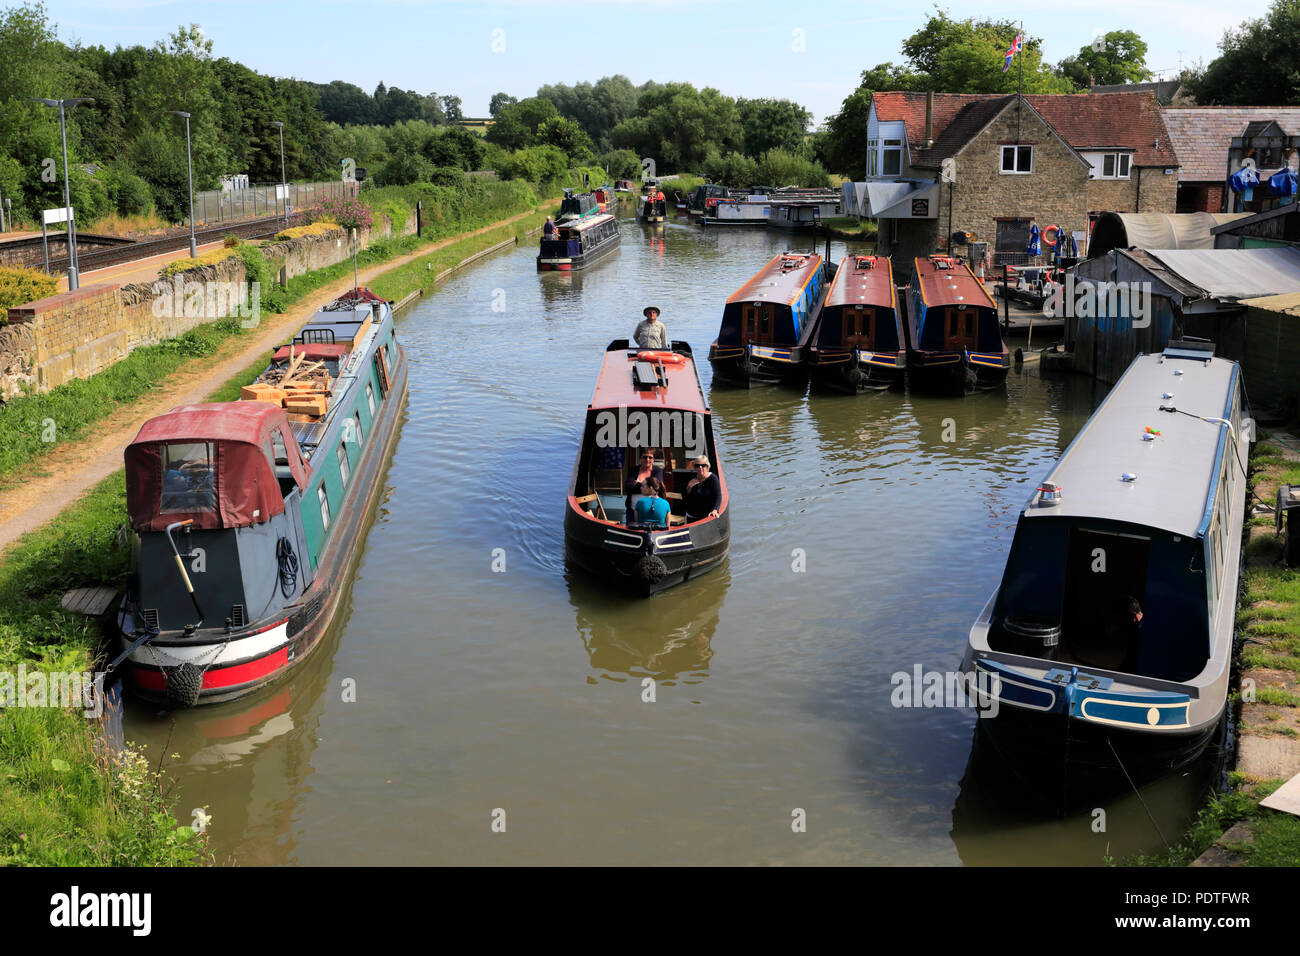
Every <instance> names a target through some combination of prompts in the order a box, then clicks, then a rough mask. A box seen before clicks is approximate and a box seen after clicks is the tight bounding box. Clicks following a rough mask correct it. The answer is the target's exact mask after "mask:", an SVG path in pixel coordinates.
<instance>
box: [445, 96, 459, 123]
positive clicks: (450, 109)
mask: <svg viewBox="0 0 1300 956" xmlns="http://www.w3.org/2000/svg"><path fill="white" fill-rule="evenodd" d="M442 112H443V115H445V116H446V117H447V122H448V123H459V122H460V121H461V120H462V119H464V118H465V114H464V113H462V112H461V111H460V97H459V96H444V97H443V98H442Z"/></svg>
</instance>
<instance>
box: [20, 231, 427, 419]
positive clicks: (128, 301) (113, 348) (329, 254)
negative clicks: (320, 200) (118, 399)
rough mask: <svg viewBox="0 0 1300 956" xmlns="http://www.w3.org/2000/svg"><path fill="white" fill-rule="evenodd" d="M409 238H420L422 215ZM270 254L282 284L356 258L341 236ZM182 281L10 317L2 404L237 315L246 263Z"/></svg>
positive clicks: (276, 245)
mask: <svg viewBox="0 0 1300 956" xmlns="http://www.w3.org/2000/svg"><path fill="white" fill-rule="evenodd" d="M401 232H402V234H403V235H411V234H413V233H414V232H415V216H414V215H412V216H411V217H410V219H409V221H408V222H407V223H406V225H405V227H404V228H403V229H402V230H401ZM390 235H392V228H391V224H390V223H389V221H388V219H387V218H381V219H380V221H379V222H378V223H377V224H376V226H375V228H374V229H371V230H366V231H365V232H363V233H362V234H361V236H360V237H359V245H360V247H361V248H365V247H367V246H368V245H370V243H371V242H373V241H374V240H375V239H378V238H383V237H387V236H390ZM262 252H263V255H264V256H265V257H266V259H267V261H268V262H269V263H271V266H272V268H273V270H275V271H277V272H278V274H279V277H280V279H281V281H287V280H288V279H291V278H293V277H294V276H297V275H302V274H303V273H305V272H308V271H311V270H313V269H321V268H325V267H327V266H331V265H334V264H336V263H339V262H343V261H345V260H347V259H350V258H351V257H352V249H351V245H350V243H349V242H348V241H347V240H346V238H344V237H343V235H342V233H341V232H339V233H330V234H326V235H324V236H305V237H303V238H301V239H293V240H289V241H286V242H273V243H267V244H266V245H264V246H263V247H262ZM180 278H181V280H182V282H181V285H180V286H179V287H178V286H177V285H176V279H175V277H173V278H171V279H160V280H158V282H157V283H137V284H134V285H127V286H119V285H116V284H114V283H94V284H91V285H86V286H82V287H81V288H80V289H78V290H76V291H75V292H62V293H59V294H58V295H53V296H50V297H49V298H46V299H41V300H40V301H37V302H29V303H27V304H26V305H22V306H18V307H16V308H12V309H10V310H9V323H10V325H9V326H7V327H0V397H4V398H9V397H11V396H13V395H15V394H17V393H18V392H20V391H21V389H22V388H23V387H24V385H27V386H32V387H35V388H36V389H38V390H39V391H48V390H49V389H51V388H54V387H56V386H58V385H62V384H64V383H65V382H69V381H72V380H73V379H75V378H86V377H88V376H91V375H94V374H95V373H96V372H100V371H103V370H104V369H105V368H107V367H108V366H110V365H112V364H113V363H114V362H119V361H121V360H122V359H123V358H125V357H126V356H127V354H128V353H129V352H131V350H132V349H135V348H137V347H138V346H141V345H152V344H156V343H158V342H161V341H163V340H165V339H170V338H175V337H176V336H178V335H182V334H184V333H185V332H187V331H189V330H190V329H192V328H194V327H195V326H197V325H201V324H203V323H205V322H212V321H214V320H216V319H219V318H224V317H226V316H229V315H235V314H237V311H238V303H234V302H231V301H230V300H229V298H228V297H226V296H224V295H222V293H223V292H224V291H225V289H224V285H225V284H226V283H243V282H244V278H245V277H244V263H243V260H241V259H238V258H231V259H227V260H225V261H223V262H219V263H217V264H216V265H212V266H204V267H201V268H198V269H190V270H186V271H185V272H183V273H180ZM209 283H214V284H220V286H221V287H222V288H218V287H216V286H213V285H209ZM200 290H202V291H201V292H200ZM199 295H203V298H202V299H200V298H197V296H199ZM214 305H215V306H216V308H215V309H214V308H213V306H214Z"/></svg>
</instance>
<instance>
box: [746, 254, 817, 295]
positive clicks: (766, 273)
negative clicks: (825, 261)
mask: <svg viewBox="0 0 1300 956" xmlns="http://www.w3.org/2000/svg"><path fill="white" fill-rule="evenodd" d="M821 264H822V257H821V256H819V255H817V254H816V253H811V254H809V253H802V252H783V253H781V254H780V255H778V256H774V257H773V258H772V261H771V262H769V263H768V264H767V265H765V266H763V268H762V269H760V270H758V273H757V274H756V275H755V276H754V277H753V278H752V279H750V280H749V281H748V282H746V283H745V284H744V285H742V286H741V287H740V288H739V289H737V290H736V291H735V292H734V293H733V294H732V296H731V298H729V299H727V304H731V303H732V302H754V301H755V300H760V301H761V300H766V301H769V302H780V303H781V304H783V305H793V304H794V303H796V302H798V301H799V296H801V295H803V290H804V287H805V286H807V285H808V283H809V282H811V281H812V280H813V276H815V275H816V274H817V269H818V268H819V267H820V266H821Z"/></svg>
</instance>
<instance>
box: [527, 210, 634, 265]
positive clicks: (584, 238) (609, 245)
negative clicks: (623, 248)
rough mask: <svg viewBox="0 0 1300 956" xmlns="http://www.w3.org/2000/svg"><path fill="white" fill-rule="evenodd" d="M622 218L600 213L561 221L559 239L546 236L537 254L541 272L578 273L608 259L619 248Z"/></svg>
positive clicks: (557, 231) (556, 228)
mask: <svg viewBox="0 0 1300 956" xmlns="http://www.w3.org/2000/svg"><path fill="white" fill-rule="evenodd" d="M620 241H621V239H620V237H619V233H618V218H617V217H616V216H614V215H612V214H610V213H602V212H599V211H597V213H596V214H595V215H585V216H578V217H576V218H570V219H565V220H563V221H561V220H559V219H557V220H556V222H555V238H554V239H547V238H546V237H545V236H544V235H543V237H542V240H541V244H540V246H539V249H538V253H537V271H538V272H550V271H555V272H576V271H577V270H579V269H585V268H587V267H588V266H590V265H592V264H593V263H595V262H599V261H600V260H601V259H603V258H605V257H606V256H608V255H609V254H610V253H611V252H613V251H614V250H615V249H617V248H618V246H619V242H620Z"/></svg>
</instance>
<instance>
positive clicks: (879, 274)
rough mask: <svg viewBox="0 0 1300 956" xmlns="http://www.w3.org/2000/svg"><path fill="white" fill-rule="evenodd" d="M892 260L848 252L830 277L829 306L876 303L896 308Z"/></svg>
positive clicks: (827, 305)
mask: <svg viewBox="0 0 1300 956" xmlns="http://www.w3.org/2000/svg"><path fill="white" fill-rule="evenodd" d="M896 303H897V299H896V292H895V289H894V269H893V263H891V262H890V260H889V257H888V256H845V257H844V258H843V259H841V260H840V267H839V269H837V270H836V272H835V278H834V279H833V280H832V281H831V291H830V294H829V295H828V296H827V297H826V308H830V307H831V306H833V305H875V306H888V307H889V308H891V309H892V308H895V306H896Z"/></svg>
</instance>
